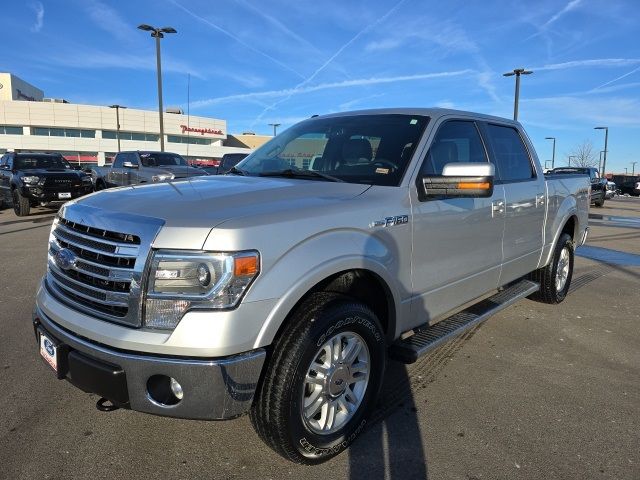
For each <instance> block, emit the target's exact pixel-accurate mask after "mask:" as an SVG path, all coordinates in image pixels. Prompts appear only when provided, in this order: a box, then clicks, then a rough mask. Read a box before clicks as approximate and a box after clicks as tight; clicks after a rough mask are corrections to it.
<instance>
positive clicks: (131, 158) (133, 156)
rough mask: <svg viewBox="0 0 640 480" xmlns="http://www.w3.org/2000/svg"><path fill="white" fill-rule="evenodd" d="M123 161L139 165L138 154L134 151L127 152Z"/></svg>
mask: <svg viewBox="0 0 640 480" xmlns="http://www.w3.org/2000/svg"><path fill="white" fill-rule="evenodd" d="M125 162H131V164H132V165H140V162H139V161H138V154H136V153H128V154H127V159H126V160H125Z"/></svg>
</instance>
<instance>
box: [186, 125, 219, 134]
mask: <svg viewBox="0 0 640 480" xmlns="http://www.w3.org/2000/svg"><path fill="white" fill-rule="evenodd" d="M180 128H181V129H182V133H185V132H195V133H199V134H200V135H204V134H205V133H209V134H211V135H224V133H222V130H214V129H213V128H197V127H188V126H186V125H180Z"/></svg>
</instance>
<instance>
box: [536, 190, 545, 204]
mask: <svg viewBox="0 0 640 480" xmlns="http://www.w3.org/2000/svg"><path fill="white" fill-rule="evenodd" d="M542 205H544V193H541V194H538V195H536V207H538V206H542Z"/></svg>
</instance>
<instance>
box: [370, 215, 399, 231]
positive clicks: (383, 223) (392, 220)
mask: <svg viewBox="0 0 640 480" xmlns="http://www.w3.org/2000/svg"><path fill="white" fill-rule="evenodd" d="M404 223H409V215H396V216H395V217H385V218H384V220H374V221H373V222H371V223H370V224H369V227H370V228H374V227H393V226H394V225H402V224H404Z"/></svg>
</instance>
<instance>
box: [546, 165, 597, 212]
mask: <svg viewBox="0 0 640 480" xmlns="http://www.w3.org/2000/svg"><path fill="white" fill-rule="evenodd" d="M550 174H551V175H554V174H578V175H588V176H589V179H590V180H591V203H593V204H594V205H595V206H596V207H602V206H604V201H605V200H606V198H607V179H606V178H603V177H601V176H600V172H598V169H597V168H593V167H558V168H554V169H553V170H551V172H550Z"/></svg>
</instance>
